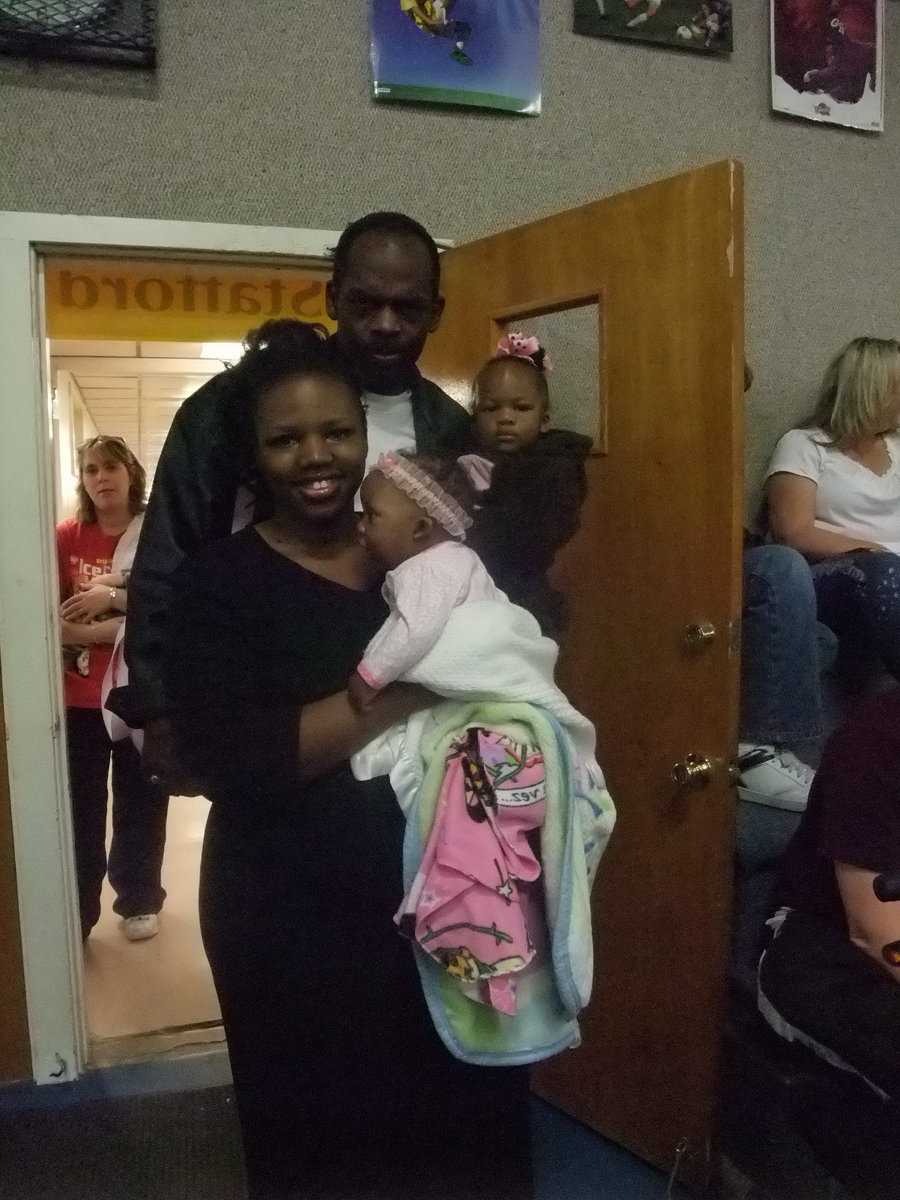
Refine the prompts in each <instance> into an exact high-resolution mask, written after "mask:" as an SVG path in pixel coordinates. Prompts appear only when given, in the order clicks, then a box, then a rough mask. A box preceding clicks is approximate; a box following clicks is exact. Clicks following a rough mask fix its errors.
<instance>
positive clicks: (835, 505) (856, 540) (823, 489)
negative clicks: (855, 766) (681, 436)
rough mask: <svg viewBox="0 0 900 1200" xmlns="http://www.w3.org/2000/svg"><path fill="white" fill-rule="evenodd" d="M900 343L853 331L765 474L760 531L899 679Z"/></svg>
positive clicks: (838, 628)
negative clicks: (789, 553)
mask: <svg viewBox="0 0 900 1200" xmlns="http://www.w3.org/2000/svg"><path fill="white" fill-rule="evenodd" d="M898 420H900V343H898V342H896V341H893V340H884V339H881V338H855V339H854V340H853V341H852V342H851V343H850V344H849V345H848V346H846V347H845V348H844V349H843V350H842V351H841V352H840V354H838V355H837V357H836V358H835V359H834V360H833V361H832V363H831V364H830V366H829V367H828V370H827V371H826V372H825V378H824V380H823V382H822V389H821V392H820V394H819V402H818V404H817V406H816V409H815V411H814V413H813V414H812V416H811V417H810V418H809V420H808V421H807V422H805V424H804V425H803V426H802V427H801V428H799V429H792V430H790V432H788V433H786V434H785V435H784V437H782V438H781V440H780V441H779V443H778V445H777V446H776V447H775V453H774V454H773V456H772V461H771V462H770V464H769V470H768V473H767V476H766V502H767V508H768V521H769V528H770V530H771V532H772V535H773V536H774V538H775V539H776V540H777V541H779V542H783V543H785V544H786V545H788V546H792V547H793V548H794V549H795V550H799V551H800V553H801V554H803V555H804V556H805V557H806V558H807V559H808V560H809V561H810V563H811V564H812V575H813V583H814V586H815V590H816V600H817V603H818V616H819V620H820V621H822V622H824V623H825V624H826V625H828V626H829V627H830V628H831V629H832V630H833V631H834V632H835V633H836V634H837V635H838V637H841V638H842V637H845V636H848V635H850V636H852V637H853V638H854V639H855V641H856V642H857V643H860V642H861V643H862V644H863V645H864V646H866V647H867V648H868V649H869V650H870V651H872V652H873V653H874V655H875V656H876V657H877V658H878V659H879V660H880V662H881V663H882V664H883V665H884V667H885V668H886V669H887V670H888V671H889V672H890V674H892V675H893V676H894V677H895V679H897V680H900V557H898V555H900V432H898Z"/></svg>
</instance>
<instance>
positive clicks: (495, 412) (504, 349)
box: [468, 333, 591, 640]
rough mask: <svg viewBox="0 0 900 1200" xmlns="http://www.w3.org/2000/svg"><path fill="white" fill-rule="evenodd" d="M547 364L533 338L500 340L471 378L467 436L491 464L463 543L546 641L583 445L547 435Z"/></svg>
mask: <svg viewBox="0 0 900 1200" xmlns="http://www.w3.org/2000/svg"><path fill="white" fill-rule="evenodd" d="M548 370H549V364H548V362H547V357H546V353H545V351H544V349H543V347H542V346H540V345H539V343H538V341H537V339H536V338H528V337H525V336H524V335H522V334H519V333H509V334H507V335H505V336H504V337H503V338H501V340H500V342H499V345H498V352H497V355H496V356H495V357H494V358H491V359H490V360H489V361H488V362H487V363H486V364H485V365H484V366H483V367H482V369H481V370H480V371H479V373H478V375H477V376H476V379H475V388H474V391H475V407H474V410H473V413H472V430H471V433H472V438H473V442H474V445H475V447H476V448H477V449H478V451H479V452H480V453H482V454H485V455H486V456H487V457H488V458H490V460H491V461H492V462H493V464H494V470H493V474H492V477H491V486H490V488H489V490H488V491H487V493H486V495H485V496H484V498H483V499H482V502H481V508H480V510H479V511H478V512H477V513H476V517H475V524H474V526H473V528H472V530H471V532H470V533H469V536H468V544H469V545H470V546H471V547H472V549H473V550H474V551H475V552H476V553H477V554H478V555H479V556H480V558H481V559H482V561H483V562H484V564H485V566H486V567H487V569H488V571H489V572H490V574H491V575H492V576H493V578H494V581H495V582H496V584H497V586H498V587H499V588H501V589H502V590H503V591H504V592H506V594H507V596H509V598H510V600H512V602H513V603H514V604H518V605H521V607H522V608H525V609H527V610H528V611H529V612H530V613H531V614H532V615H533V616H534V617H536V619H537V620H538V622H539V624H540V626H541V630H542V632H543V633H545V634H546V635H547V636H548V637H552V638H555V639H556V640H559V638H560V636H561V635H562V633H563V632H564V630H565V625H566V605H565V597H564V596H563V594H562V593H561V592H559V591H558V590H556V589H555V588H553V587H551V586H550V584H549V583H548V582H547V578H546V576H547V572H548V571H549V570H550V567H551V566H552V564H553V560H554V558H555V557H556V555H557V552H558V551H559V550H560V549H561V548H562V547H563V546H564V545H565V544H566V542H568V541H570V540H571V538H573V537H574V536H575V534H576V532H577V531H578V527H579V524H580V520H581V506H582V505H583V504H584V501H585V498H586V496H587V479H586V475H585V466H584V460H585V458H586V457H587V454H588V452H589V450H590V448H591V440H590V438H587V437H583V436H582V435H581V434H578V433H572V432H571V431H570V430H567V429H548V428H547V426H548V424H549V421H550V397H549V389H548V387H547V372H548Z"/></svg>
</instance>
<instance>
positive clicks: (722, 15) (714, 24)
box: [575, 0, 732, 54]
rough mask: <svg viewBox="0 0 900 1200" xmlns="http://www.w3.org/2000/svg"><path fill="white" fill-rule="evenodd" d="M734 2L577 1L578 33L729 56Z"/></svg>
mask: <svg viewBox="0 0 900 1200" xmlns="http://www.w3.org/2000/svg"><path fill="white" fill-rule="evenodd" d="M731 7H732V0H575V32H576V33H582V34H585V35H586V36H587V37H611V38H628V39H629V40H631V41H636V42H654V43H656V44H657V45H662V46H675V47H677V48H678V49H679V50H693V51H696V52H699V53H701V54H729V53H730V52H731V50H732V36H731Z"/></svg>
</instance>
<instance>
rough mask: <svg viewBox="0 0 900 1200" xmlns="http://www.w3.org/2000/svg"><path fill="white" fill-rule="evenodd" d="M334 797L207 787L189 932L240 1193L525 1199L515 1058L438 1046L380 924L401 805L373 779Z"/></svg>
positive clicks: (526, 1174) (522, 1099)
mask: <svg viewBox="0 0 900 1200" xmlns="http://www.w3.org/2000/svg"><path fill="white" fill-rule="evenodd" d="M348 775H349V772H348ZM378 782H381V781H378ZM345 793H346V794H342V791H341V789H340V788H331V789H329V788H328V787H327V784H326V785H321V791H320V792H319V794H317V795H313V796H310V795H305V796H302V795H298V796H297V797H296V798H294V799H293V801H292V802H291V808H292V810H293V811H292V812H291V813H288V812H285V813H283V814H281V815H278V814H274V813H273V812H272V811H271V809H269V808H268V807H267V806H266V805H265V804H264V803H260V801H259V799H256V800H255V801H254V800H253V799H251V798H249V797H244V798H242V806H243V807H244V809H245V814H244V816H243V817H230V816H229V814H228V813H227V812H224V811H223V809H222V808H221V807H220V806H219V805H218V804H217V803H216V801H215V800H214V801H213V806H212V809H211V811H210V815H209V820H208V822H207V826H206V837H205V841H204V847H203V866H202V871H201V883H200V919H201V928H202V930H203V940H204V945H205V947H206V952H207V955H208V957H209V960H210V965H211V967H212V972H213V978H214V980H215V984H216V991H217V993H218V996H219V1001H220V1004H221V1007H222V1018H223V1022H224V1026H225V1033H226V1036H227V1039H228V1050H229V1055H230V1058H231V1067H232V1073H233V1076H234V1085H235V1094H236V1098H237V1105H238V1114H239V1117H240V1120H241V1129H242V1133H243V1139H244V1153H245V1160H246V1165H247V1176H248V1194H249V1196H250V1197H251V1200H530V1197H531V1196H532V1178H531V1136H530V1127H529V1119H530V1116H529V1114H530V1106H529V1090H528V1071H527V1069H526V1068H524V1067H507V1068H503V1067H493V1068H491V1067H479V1066H472V1065H470V1064H467V1063H462V1062H459V1061H458V1060H457V1059H455V1058H453V1057H452V1056H451V1055H450V1053H449V1052H448V1051H447V1050H446V1049H445V1048H444V1046H443V1044H442V1043H441V1042H440V1039H439V1038H438V1035H437V1033H436V1032H435V1030H434V1027H433V1025H432V1022H431V1019H430V1017H429V1015H428V1011H427V1008H426V1005H425V1000H424V998H423V995H422V988H421V985H420V982H419V978H418V973H417V970H416V966H415V962H414V959H413V953H412V948H411V945H410V943H409V942H408V941H406V940H405V939H404V938H402V937H401V936H400V935H399V933H398V932H397V929H396V928H395V926H394V922H393V914H394V912H395V911H396V909H397V906H398V904H399V903H400V900H401V898H402V895H403V889H402V880H401V877H400V856H401V841H402V836H403V818H402V816H401V814H400V810H399V808H398V807H397V803H396V801H395V800H394V797H393V794H392V793H391V792H390V790H389V789H388V788H387V787H384V788H380V789H379V788H375V787H371V788H370V790H368V791H367V790H366V787H364V786H363V785H360V784H354V781H352V780H349V781H348V785H347V786H346V788H345Z"/></svg>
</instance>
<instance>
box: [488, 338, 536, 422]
mask: <svg viewBox="0 0 900 1200" xmlns="http://www.w3.org/2000/svg"><path fill="white" fill-rule="evenodd" d="M546 357H547V351H546V350H545V349H544V347H543V346H539V347H538V349H537V350H535V352H534V354H529V355H528V356H527V357H525V356H523V357H519V356H518V355H514V354H495V355H494V356H493V358H489V359H488V360H487V362H486V363H485V364H484V366H483V367H482V368H481V370H480V371H479V372H478V374H477V375H476V376H475V379H474V381H473V383H472V394H473V397H474V400H475V402H476V403H477V402H478V392H479V389H480V387H481V385H482V383H483V382H484V377H485V375H487V373H488V371H490V370H491V368H492V367H494V366H496V365H497V363H521V365H522V370H523V371H528V373H529V374H530V375H532V376H533V377H534V378H535V379H536V381H537V386H538V392H539V393H540V397H541V403H542V404H543V406H544V408H545V409H547V408H549V407H550V388H549V386H548V384H547V373H546V371H545V370H544V366H543V363H544V359H545V358H546Z"/></svg>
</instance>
